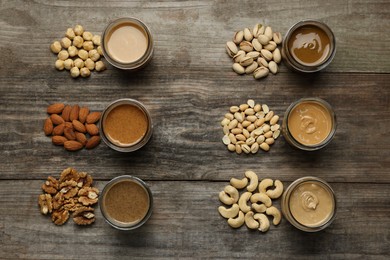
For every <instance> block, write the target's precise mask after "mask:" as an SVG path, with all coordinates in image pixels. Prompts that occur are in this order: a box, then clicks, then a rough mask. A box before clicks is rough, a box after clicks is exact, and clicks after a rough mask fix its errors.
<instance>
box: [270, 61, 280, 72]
mask: <svg viewBox="0 0 390 260" xmlns="http://www.w3.org/2000/svg"><path fill="white" fill-rule="evenodd" d="M269 70H270V71H271V72H272V74H276V73H277V72H278V64H276V62H274V61H270V62H269Z"/></svg>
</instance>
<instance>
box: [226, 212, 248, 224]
mask: <svg viewBox="0 0 390 260" xmlns="http://www.w3.org/2000/svg"><path fill="white" fill-rule="evenodd" d="M227 222H228V224H229V226H231V227H232V228H239V227H241V226H242V225H243V224H244V222H245V217H244V213H242V211H239V212H238V216H237V217H236V218H229V219H228V221H227Z"/></svg>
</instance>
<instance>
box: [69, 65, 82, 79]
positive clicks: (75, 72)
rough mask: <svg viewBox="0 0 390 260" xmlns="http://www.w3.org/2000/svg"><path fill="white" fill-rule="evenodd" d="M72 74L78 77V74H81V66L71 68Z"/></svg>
mask: <svg viewBox="0 0 390 260" xmlns="http://www.w3.org/2000/svg"><path fill="white" fill-rule="evenodd" d="M70 75H71V76H72V78H77V77H78V76H80V70H79V68H77V67H73V68H72V69H71V70H70Z"/></svg>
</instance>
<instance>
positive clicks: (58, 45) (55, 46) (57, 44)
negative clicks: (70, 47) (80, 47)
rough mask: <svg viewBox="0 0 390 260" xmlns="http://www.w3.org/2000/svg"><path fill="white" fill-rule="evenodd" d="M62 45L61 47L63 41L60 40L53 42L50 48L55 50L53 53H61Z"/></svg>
mask: <svg viewBox="0 0 390 260" xmlns="http://www.w3.org/2000/svg"><path fill="white" fill-rule="evenodd" d="M61 49H62V47H61V43H60V42H59V41H55V42H53V43H52V44H51V45H50V50H51V51H52V52H53V53H56V54H57V53H59V52H60V51H61Z"/></svg>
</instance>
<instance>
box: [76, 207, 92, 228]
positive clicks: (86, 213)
mask: <svg viewBox="0 0 390 260" xmlns="http://www.w3.org/2000/svg"><path fill="white" fill-rule="evenodd" d="M73 221H74V222H75V223H76V224H77V225H90V224H92V223H93V222H95V214H94V209H93V208H91V207H81V208H79V209H77V210H76V211H75V212H74V213H73Z"/></svg>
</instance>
